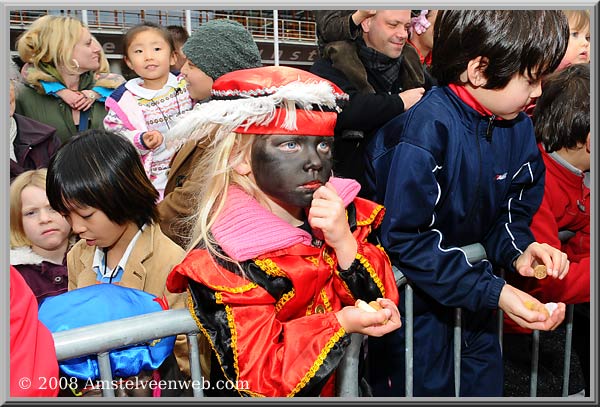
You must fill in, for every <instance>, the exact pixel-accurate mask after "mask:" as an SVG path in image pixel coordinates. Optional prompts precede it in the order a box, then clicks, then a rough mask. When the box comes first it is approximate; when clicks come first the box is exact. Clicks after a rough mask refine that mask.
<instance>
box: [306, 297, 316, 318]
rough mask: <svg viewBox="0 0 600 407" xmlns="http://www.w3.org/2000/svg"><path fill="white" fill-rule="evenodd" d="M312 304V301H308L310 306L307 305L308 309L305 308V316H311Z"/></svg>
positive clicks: (313, 301)
mask: <svg viewBox="0 0 600 407" xmlns="http://www.w3.org/2000/svg"><path fill="white" fill-rule="evenodd" d="M314 303H315V300H314V299H313V300H311V301H310V304H308V307H307V308H306V315H312V307H313V304H314Z"/></svg>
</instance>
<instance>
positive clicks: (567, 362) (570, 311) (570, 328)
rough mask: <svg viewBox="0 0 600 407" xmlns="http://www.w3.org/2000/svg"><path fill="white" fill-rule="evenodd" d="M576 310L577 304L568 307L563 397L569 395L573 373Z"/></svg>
mask: <svg viewBox="0 0 600 407" xmlns="http://www.w3.org/2000/svg"><path fill="white" fill-rule="evenodd" d="M574 310H575V304H568V305H567V315H566V317H565V321H566V326H565V329H566V331H567V333H566V337H565V359H564V366H563V389H562V395H563V397H567V396H568V395H569V375H570V373H571V346H572V341H573V311H574Z"/></svg>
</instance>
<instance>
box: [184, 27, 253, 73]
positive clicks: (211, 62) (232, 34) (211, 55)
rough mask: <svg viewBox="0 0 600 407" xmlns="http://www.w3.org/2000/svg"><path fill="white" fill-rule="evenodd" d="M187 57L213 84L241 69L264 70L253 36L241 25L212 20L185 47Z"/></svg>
mask: <svg viewBox="0 0 600 407" xmlns="http://www.w3.org/2000/svg"><path fill="white" fill-rule="evenodd" d="M183 53H184V54H185V56H186V57H187V58H188V59H189V60H190V61H191V62H192V63H193V64H194V65H196V66H197V67H198V68H200V69H201V70H202V72H204V73H205V74H207V75H208V76H210V77H211V78H212V79H213V80H215V79H217V78H218V77H220V76H222V75H224V74H226V73H228V72H232V71H237V70H238V69H247V68H258V67H260V66H262V63H261V60H260V53H259V52H258V47H257V46H256V43H255V42H254V39H253V38H252V35H251V34H250V33H249V32H248V31H247V30H246V28H244V26H243V25H242V24H240V23H238V22H237V21H231V20H225V19H220V20H210V21H208V22H206V23H204V24H202V25H201V26H200V27H198V28H197V29H196V30H194V32H193V33H192V35H191V36H190V38H188V40H187V41H186V42H185V44H184V45H183Z"/></svg>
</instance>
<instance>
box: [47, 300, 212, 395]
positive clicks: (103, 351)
mask: <svg viewBox="0 0 600 407" xmlns="http://www.w3.org/2000/svg"><path fill="white" fill-rule="evenodd" d="M199 332H200V331H199V330H198V326H197V325H196V322H195V321H194V320H193V319H192V316H191V315H190V312H189V311H188V310H187V309H173V310H165V311H158V312H152V313H149V314H144V315H138V316H135V317H129V318H123V319H118V320H115V321H109V322H103V323H100V324H94V325H87V326H84V327H81V328H74V329H69V330H66V331H60V332H55V333H53V334H52V336H53V337H54V346H55V348H56V357H57V359H58V361H63V360H68V359H72V358H76V357H80V356H87V355H93V354H95V355H96V356H97V357H98V369H99V370H100V379H101V380H102V382H103V383H111V382H112V379H113V378H112V369H111V366H110V359H109V356H108V355H109V351H111V350H113V349H119V348H123V347H126V346H131V345H136V344H140V343H143V342H147V341H150V340H153V339H158V338H165V337H167V336H173V335H177V334H181V333H186V334H187V337H188V347H189V359H190V375H191V379H192V381H195V382H196V383H199V382H201V381H202V375H201V372H200V352H199V350H198V341H197V340H196V335H197V334H198V333H199ZM192 389H193V394H194V397H203V396H204V395H203V391H202V389H201V388H199V387H198V386H192ZM102 395H103V396H104V397H115V391H114V389H113V388H112V386H102Z"/></svg>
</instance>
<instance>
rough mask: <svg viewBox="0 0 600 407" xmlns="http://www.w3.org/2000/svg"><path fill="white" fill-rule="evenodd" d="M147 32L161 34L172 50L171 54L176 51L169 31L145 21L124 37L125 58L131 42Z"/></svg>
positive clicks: (132, 28) (128, 31)
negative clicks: (152, 31)
mask: <svg viewBox="0 0 600 407" xmlns="http://www.w3.org/2000/svg"><path fill="white" fill-rule="evenodd" d="M146 30H156V31H158V32H159V34H160V35H161V36H162V37H163V38H164V40H165V41H166V42H167V44H169V47H170V48H171V52H174V51H175V43H174V42H173V36H172V35H171V32H170V31H169V30H167V29H166V28H165V27H163V26H162V25H158V24H156V23H153V22H151V21H144V22H142V23H140V24H137V25H134V26H133V27H131V28H130V29H129V30H127V32H126V33H125V35H124V36H123V54H125V56H127V52H128V50H129V46H130V45H131V42H132V41H133V39H134V38H135V36H136V35H138V34H139V33H141V32H143V31H146Z"/></svg>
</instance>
